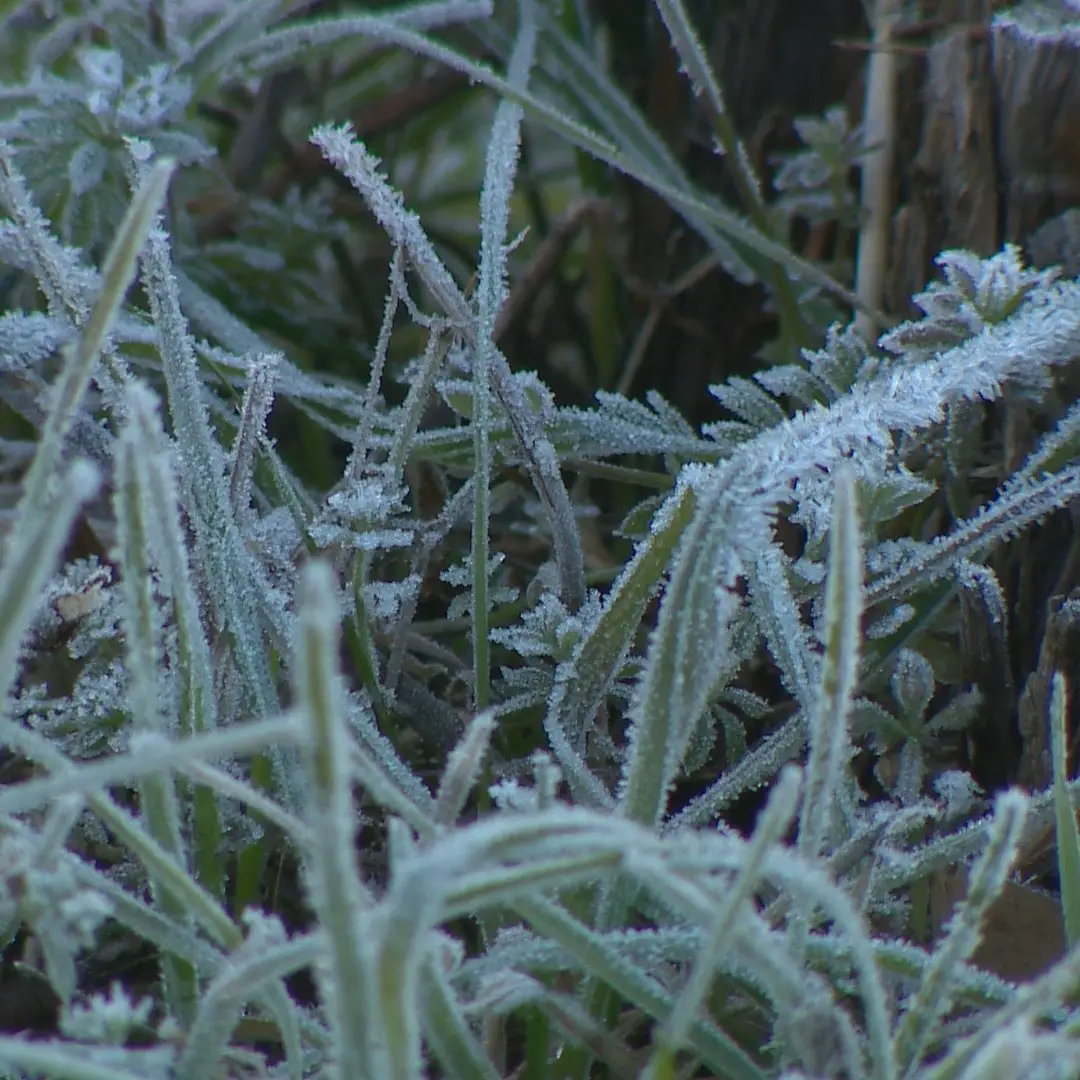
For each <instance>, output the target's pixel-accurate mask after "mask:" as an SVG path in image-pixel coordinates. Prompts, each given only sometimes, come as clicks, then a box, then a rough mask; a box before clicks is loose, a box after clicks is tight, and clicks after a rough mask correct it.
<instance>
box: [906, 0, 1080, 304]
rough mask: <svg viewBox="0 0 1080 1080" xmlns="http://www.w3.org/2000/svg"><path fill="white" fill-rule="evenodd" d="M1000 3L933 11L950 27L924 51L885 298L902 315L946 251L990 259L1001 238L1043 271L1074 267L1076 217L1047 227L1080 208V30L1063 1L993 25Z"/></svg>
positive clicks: (959, 1)
mask: <svg viewBox="0 0 1080 1080" xmlns="http://www.w3.org/2000/svg"><path fill="white" fill-rule="evenodd" d="M1001 7H1002V5H1001V4H1000V3H999V2H995V0H951V2H948V3H942V4H940V5H939V8H938V12H937V16H938V18H939V20H940V22H941V24H942V25H943V26H944V27H946V28H948V29H946V30H945V32H944V33H942V34H941V35H940V36H939V37H938V38H937V39H936V40H935V41H934V43H933V44H932V45H931V46H930V49H929V52H928V54H927V58H926V73H925V77H924V79H922V80H920V90H919V93H920V96H921V113H922V116H921V131H920V139H919V145H918V150H917V152H916V153H915V155H914V159H913V160H912V163H911V166H910V168H909V169H908V170H906V171H902V172H901V173H900V175H898V177H897V188H898V193H899V200H900V202H899V206H898V208H897V211H896V215H895V219H894V258H893V260H892V262H893V270H892V273H891V275H890V279H889V284H888V288H887V302H888V304H889V306H890V308H891V309H892V310H893V311H895V312H897V313H899V314H910V313H912V312H911V308H910V304H909V301H908V298H909V297H910V296H911V295H912V294H913V293H915V292H918V291H919V290H920V289H922V288H923V286H924V285H925V283H926V281H927V280H928V279H930V278H931V277H933V259H934V257H935V255H937V253H938V252H940V251H942V250H944V249H946V248H953V247H962V248H966V249H968V250H970V251H974V252H975V253H977V254H979V255H990V254H992V253H993V252H994V251H996V250H998V249H999V248H1000V247H1001V245H1002V244H1003V243H1006V242H1007V243H1015V244H1020V245H1022V246H1029V250H1030V254H1031V255H1032V256H1033V257H1034V258H1035V259H1036V260H1037V261H1039V262H1040V263H1042V264H1044V265H1045V264H1050V263H1052V262H1053V263H1057V262H1062V261H1065V262H1067V263H1069V265H1072V264H1073V263H1074V261H1075V251H1076V249H1077V244H1076V243H1075V237H1076V236H1077V235H1078V234H1080V229H1077V228H1076V227H1075V226H1076V225H1077V222H1076V221H1075V220H1073V218H1072V217H1070V218H1068V219H1065V220H1064V221H1062V222H1061V223H1060V224H1057V225H1055V224H1049V225H1047V222H1049V221H1050V220H1051V219H1053V218H1054V217H1055V215H1059V214H1061V213H1062V212H1063V211H1068V210H1069V209H1070V208H1072V207H1074V206H1075V205H1077V204H1080V33H1078V32H1077V31H1075V30H1069V29H1067V28H1064V29H1063V27H1064V26H1065V25H1066V23H1067V21H1068V19H1069V17H1070V13H1069V11H1068V10H1067V9H1066V8H1065V7H1064V5H1062V10H1061V13H1060V18H1058V19H1057V22H1056V23H1055V18H1057V17H1056V16H1044V17H1043V18H1042V20H1041V21H1040V22H1038V23H1035V22H1034V21H1033V20H1034V16H1024V15H1016V16H1012V15H1008V14H1003V13H1001V12H1000V11H997V17H996V18H995V12H996V9H1000V8H1001ZM1072 18H1074V19H1075V13H1073V14H1072ZM909 105H910V103H909ZM918 111H920V110H919V106H918V105H916V112H918ZM1040 226H1043V231H1042V232H1041V233H1040V234H1037V232H1036V231H1037V230H1038V229H1039V227H1040ZM1033 237H1035V239H1034V241H1033Z"/></svg>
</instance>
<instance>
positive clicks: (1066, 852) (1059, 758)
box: [1050, 671, 1080, 948]
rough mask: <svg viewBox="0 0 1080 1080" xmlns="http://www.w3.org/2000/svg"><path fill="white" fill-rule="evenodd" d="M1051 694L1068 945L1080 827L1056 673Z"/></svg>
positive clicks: (1075, 927)
mask: <svg viewBox="0 0 1080 1080" xmlns="http://www.w3.org/2000/svg"><path fill="white" fill-rule="evenodd" d="M1052 685H1053V689H1052V692H1051V696H1050V752H1051V757H1052V759H1053V763H1054V820H1055V825H1056V826H1057V852H1058V875H1059V877H1060V879H1061V910H1062V914H1063V915H1064V916H1065V936H1066V939H1067V940H1068V942H1069V947H1070V948H1072V947H1075V945H1076V943H1077V941H1080V829H1078V828H1077V822H1076V809H1075V806H1074V803H1073V799H1072V796H1070V794H1069V789H1068V779H1069V750H1068V701H1069V696H1068V683H1067V681H1066V677H1065V675H1064V674H1062V673H1061V672H1060V671H1058V672H1055V673H1054V680H1053V684H1052Z"/></svg>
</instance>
